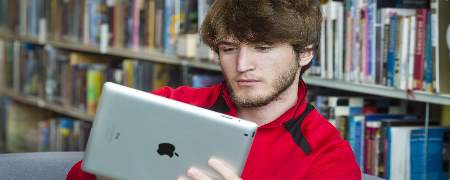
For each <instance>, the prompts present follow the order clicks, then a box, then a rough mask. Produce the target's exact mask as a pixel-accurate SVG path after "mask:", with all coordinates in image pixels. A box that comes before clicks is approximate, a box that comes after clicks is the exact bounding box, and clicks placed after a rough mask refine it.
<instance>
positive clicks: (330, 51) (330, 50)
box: [323, 1, 336, 79]
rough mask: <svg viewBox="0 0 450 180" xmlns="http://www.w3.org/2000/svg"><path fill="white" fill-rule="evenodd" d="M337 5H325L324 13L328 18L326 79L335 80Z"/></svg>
mask: <svg viewBox="0 0 450 180" xmlns="http://www.w3.org/2000/svg"><path fill="white" fill-rule="evenodd" d="M335 3H336V2H333V1H329V2H328V3H327V4H325V5H323V8H324V11H323V13H324V14H325V15H326V16H327V18H326V27H325V29H326V37H325V41H326V51H325V52H326V57H327V58H326V59H327V62H326V64H327V69H326V78H327V79H333V76H334V68H335V67H334V62H335V57H334V51H335V48H334V31H335V30H334V28H333V21H336V17H335V13H333V11H334V8H336V7H335Z"/></svg>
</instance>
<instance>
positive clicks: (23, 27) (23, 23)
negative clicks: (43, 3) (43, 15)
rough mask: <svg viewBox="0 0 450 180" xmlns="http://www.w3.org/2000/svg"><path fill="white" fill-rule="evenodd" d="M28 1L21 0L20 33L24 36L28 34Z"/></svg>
mask: <svg viewBox="0 0 450 180" xmlns="http://www.w3.org/2000/svg"><path fill="white" fill-rule="evenodd" d="M28 2H29V1H27V0H20V1H19V6H20V7H19V8H20V12H19V13H20V17H19V20H20V22H19V27H20V28H19V34H20V35H22V36H25V35H27V31H28V27H27V24H28V23H27V12H28Z"/></svg>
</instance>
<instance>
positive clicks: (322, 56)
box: [319, 10, 327, 78]
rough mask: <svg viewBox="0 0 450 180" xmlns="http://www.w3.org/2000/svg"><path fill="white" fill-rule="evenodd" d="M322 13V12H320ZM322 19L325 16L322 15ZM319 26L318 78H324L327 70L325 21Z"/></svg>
mask: <svg viewBox="0 0 450 180" xmlns="http://www.w3.org/2000/svg"><path fill="white" fill-rule="evenodd" d="M322 11H323V10H322ZM323 19H326V15H325V14H324V16H323ZM320 26H321V28H320V29H321V30H320V58H319V61H320V77H321V78H326V72H327V71H326V70H327V68H326V67H327V64H326V62H327V56H326V51H325V50H326V45H325V42H326V41H325V34H326V33H325V31H326V29H325V28H326V26H325V20H323V21H322V23H321V24H320Z"/></svg>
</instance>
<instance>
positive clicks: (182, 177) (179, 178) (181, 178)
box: [177, 176, 191, 180]
mask: <svg viewBox="0 0 450 180" xmlns="http://www.w3.org/2000/svg"><path fill="white" fill-rule="evenodd" d="M177 180H191V179H189V178H187V177H186V176H180V177H178V178H177Z"/></svg>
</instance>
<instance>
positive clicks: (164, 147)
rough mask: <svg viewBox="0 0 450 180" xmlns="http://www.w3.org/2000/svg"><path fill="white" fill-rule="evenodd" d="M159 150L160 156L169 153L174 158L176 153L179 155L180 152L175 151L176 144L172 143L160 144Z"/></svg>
mask: <svg viewBox="0 0 450 180" xmlns="http://www.w3.org/2000/svg"><path fill="white" fill-rule="evenodd" d="M157 152H158V154H159V155H160V156H163V155H167V156H169V157H170V158H172V157H173V155H174V154H175V156H177V157H178V154H177V153H176V152H175V146H174V145H173V144H170V143H161V144H159V146H158V150H157Z"/></svg>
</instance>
